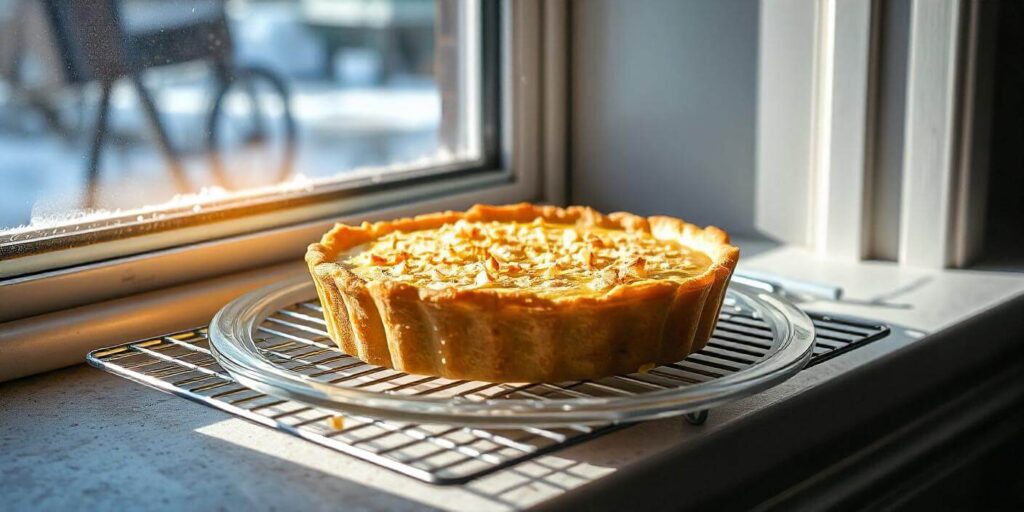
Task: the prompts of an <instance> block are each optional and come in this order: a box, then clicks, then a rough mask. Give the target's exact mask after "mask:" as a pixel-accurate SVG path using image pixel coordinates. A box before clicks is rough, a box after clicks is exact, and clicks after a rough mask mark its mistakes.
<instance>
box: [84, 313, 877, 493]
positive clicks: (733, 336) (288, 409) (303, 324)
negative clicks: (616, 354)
mask: <svg viewBox="0 0 1024 512" xmlns="http://www.w3.org/2000/svg"><path fill="white" fill-rule="evenodd" d="M321 314H322V310H321V308H320V304H319V303H318V302H317V301H315V300H314V301H307V302H301V303H298V304H294V305H292V306H290V307H286V308H283V309H281V310H279V311H277V312H276V313H275V314H273V315H270V316H269V317H267V319H266V320H264V321H263V323H262V324H261V325H260V326H259V331H260V333H261V334H262V337H261V339H260V340H259V341H258V343H257V344H258V347H259V348H260V349H261V350H266V351H271V352H272V353H273V354H274V355H275V357H280V358H283V359H286V360H290V361H291V362H292V363H293V366H294V368H292V369H294V370H307V371H314V372H317V373H319V372H334V373H336V374H337V375H338V378H356V377H352V376H353V375H355V376H357V377H358V378H360V379H364V384H365V385H366V386H370V387H372V386H381V385H385V384H387V385H388V386H390V387H391V388H395V387H398V388H399V389H407V388H413V387H415V388H422V389H423V390H424V391H421V393H426V394H430V393H437V394H440V393H451V392H452V390H453V389H456V388H458V387H459V386H464V385H465V384H466V383H465V382H463V381H446V382H440V381H438V380H437V379H434V378H432V377H423V376H415V375H407V374H403V373H399V372H394V371H382V369H379V368H378V367H374V366H370V365H366V364H365V363H363V362H361V361H359V360H358V359H355V358H353V357H351V356H348V355H346V354H344V353H342V352H340V351H339V350H338V349H337V347H336V346H335V345H334V344H333V343H332V342H331V341H330V339H328V338H327V334H326V332H325V331H324V321H323V317H322V316H321ZM810 317H811V319H812V321H813V322H814V326H815V330H816V335H817V337H816V339H815V348H814V356H813V357H812V359H811V361H810V363H809V365H814V364H818V363H821V362H823V361H825V360H827V359H829V358H832V357H835V356H837V355H839V354H842V353H844V352H846V351H849V350H852V349H854V348H856V347H859V346H862V345H864V344H866V343H869V342H871V341H874V340H877V339H880V338H883V337H885V336H886V335H887V334H888V333H889V328H888V327H887V326H885V325H880V324H873V323H868V322H863V321H859V320H854V319H849V318H838V317H832V316H826V315H821V314H814V313H811V314H810ZM771 342H772V332H771V329H770V328H769V327H768V326H767V325H766V324H765V323H764V322H763V321H762V320H759V319H758V318H755V317H753V316H747V315H744V314H743V313H742V312H740V310H730V308H728V307H726V308H724V309H723V313H722V315H721V316H720V319H719V322H718V325H717V327H716V328H715V332H714V335H713V337H712V339H711V341H710V342H709V343H708V345H707V346H706V347H705V348H704V349H703V350H701V351H700V352H698V353H695V354H692V355H690V356H689V357H687V358H686V359H684V360H683V361H680V362H678V363H674V364H670V365H665V366H661V367H658V368H655V369H653V370H650V371H649V372H648V373H646V374H643V375H634V376H619V377H615V378H614V380H613V381H606V380H602V381H597V382H592V381H582V382H571V383H536V384H527V385H518V386H510V385H507V384H481V383H476V384H478V385H476V386H474V387H473V389H466V390H463V391H460V392H461V393H466V394H477V395H479V396H488V397H489V396H496V395H509V394H515V395H517V396H527V397H530V396H532V397H536V398H537V399H544V398H545V397H548V398H550V397H564V396H569V397H572V396H591V395H592V394H594V393H629V392H630V391H629V389H630V387H633V388H644V387H650V386H657V385H659V384H658V383H659V381H662V382H674V383H675V385H679V383H680V382H683V383H697V382H705V381H708V380H712V379H717V378H721V377H723V376H725V375H728V374H729V373H732V372H736V371H739V370H740V369H742V368H745V367H747V366H749V365H751V364H754V363H756V362H757V361H758V360H760V359H761V358H762V357H763V356H764V355H765V353H766V352H767V351H768V350H769V349H770V348H771V346H772V345H771ZM209 343H210V342H209V339H208V337H207V329H206V328H205V327H203V328H198V329H192V330H188V331H182V332H179V333H175V334H170V335H166V336H161V337H158V338H153V339H148V340H144V341H138V342H134V343H128V344H124V345H119V346H116V347H111V348H107V349H101V350H97V351H94V352H92V353H90V354H89V356H88V361H89V363H90V364H92V365H93V366H96V367H99V368H102V369H104V370H107V371H109V372H111V373H114V374H117V375H120V376H123V377H126V378H128V379H131V380H134V381H137V382H140V383H142V384H145V385H147V386H150V387H153V388H156V389H159V390H161V391H165V392H168V393H173V394H175V395H179V396H182V397H185V398H188V399H190V400H193V401H196V402H200V403H203V404H206V405H209V406H211V407H216V408H218V409H221V410H224V411H226V412H229V413H231V414H234V415H236V416H239V417H242V418H246V419H248V420H251V421H254V422H256V423H260V424H263V425H266V426H269V427H272V428H276V429H278V430H282V431H285V432H288V433H290V434H293V435H296V436H299V437H301V438H303V439H306V440H308V441H311V442H314V443H317V444H320V445H323V446H325V447H327V448H331V449H333V450H337V451H339V452H342V453H346V454H349V455H352V456H355V457H358V458H360V459H363V460H366V461H369V462H372V463H374V464H378V465H380V466H383V467H386V468H388V469H391V470H394V471H397V472H399V473H402V474H405V475H408V476H411V477H413V478H416V479H419V480H422V481H425V482H429V483H434V484H442V485H446V484H458V483H464V482H467V481H470V480H473V479H475V478H479V477H481V476H483V475H486V474H489V473H492V472H494V471H497V470H500V469H502V468H506V467H508V466H511V465H514V464H517V463H519V462H522V461H524V460H527V459H530V458H533V457H536V456H538V455H541V454H543V453H548V452H551V451H553V450H556V449H560V448H564V447H566V446H569V445H572V444H576V443H580V442H583V441H586V440H588V439H592V438H594V437H597V436H600V435H602V434H606V433H608V432H611V431H613V430H617V429H619V428H623V427H625V426H627V425H611V424H609V425H604V426H586V425H573V426H570V427H566V428H535V427H526V428H515V429H482V428H473V427H457V426H448V425H418V424H410V423H400V422H394V421H382V420H375V419H372V418H367V417H360V416H344V417H342V416H338V415H337V413H334V412H331V411H326V410H323V409H319V408H315V407H310V406H307V405H304V404H301V403H298V402H293V401H288V400H282V399H278V398H275V397H273V396H269V395H265V394H262V393H259V392H257V391H254V390H252V389H249V388H247V387H245V386H243V385H241V384H239V383H237V382H235V381H234V380H233V379H232V378H231V377H230V376H229V375H228V374H227V372H225V371H224V370H223V369H222V368H221V367H220V366H219V365H218V364H217V361H216V360H215V359H214V358H213V356H212V355H211V353H210V344H209ZM361 385H363V384H361ZM705 417H706V411H705V412H703V413H700V414H696V415H690V416H688V417H687V419H688V421H690V422H691V423H699V422H701V421H703V419H704V418H705Z"/></svg>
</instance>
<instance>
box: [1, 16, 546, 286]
mask: <svg viewBox="0 0 1024 512" xmlns="http://www.w3.org/2000/svg"><path fill="white" fill-rule="evenodd" d="M501 9H502V8H501V4H498V3H497V2H491V1H487V0H485V1H477V0H174V1H170V0H101V1H99V2H90V3H88V5H86V4H84V3H81V2H77V1H74V0H43V1H38V0H0V154H3V155H4V156H3V158H0V176H3V183H4V186H3V187H0V279H2V278H17V277H18V276H32V275H37V274H39V273H40V272H47V271H53V270H54V269H62V268H72V267H74V266H75V265H80V264H83V263H89V262H95V261H103V260H110V259H111V258H118V257H123V256H126V255H129V254H138V253H146V252H148V251H153V250H157V249H161V248H166V247H172V246H179V247H180V246H185V245H186V244H192V243H195V242H199V241H204V240H211V239H223V238H225V237H230V236H236V235H239V234H244V233H253V232H255V231H258V230H266V229H269V228H275V227H281V226H294V225H298V224H301V223H303V222H310V221H315V220H317V219H330V218H336V217H337V216H339V215H342V214H345V213H350V212H353V211H359V210H365V209H367V208H371V207H379V206H380V205H382V204H391V205H394V204H403V203H405V202H408V201H411V200H413V199H415V198H423V197H434V196H437V195H438V194H445V193H451V192H452V191H456V190H467V189H471V188H473V187H479V186H482V185H483V184H488V183H501V182H508V181H509V180H511V179H513V176H512V174H511V173H510V172H509V170H510V168H509V165H507V162H505V161H504V160H503V158H502V155H504V154H507V146H508V145H509V144H508V143H507V141H508V140H509V139H508V138H505V139H502V136H503V134H502V126H503V124H502V117H503V116H502V115H501V113H502V112H507V111H509V109H508V107H505V108H502V107H501V105H502V103H501V102H502V101H503V100H504V99H505V98H503V95H504V93H503V91H502V90H501V89H502V87H501V86H500V85H501V82H502V78H501V76H502V71H501V70H502V68H501V64H502V60H503V59H502V56H501V51H500V37H501V33H502V31H501V30H499V27H500V25H499V23H501V18H502V17H503V15H502V14H500V13H499V11H500V10H501ZM506 9H508V10H510V11H515V10H522V8H520V7H516V8H507V7H506ZM503 140H505V141H506V142H505V143H503V142H502V141H503ZM520 170H522V169H520ZM526 198H527V197H519V198H518V199H526ZM509 199H510V200H511V199H517V198H514V197H510V198H509Z"/></svg>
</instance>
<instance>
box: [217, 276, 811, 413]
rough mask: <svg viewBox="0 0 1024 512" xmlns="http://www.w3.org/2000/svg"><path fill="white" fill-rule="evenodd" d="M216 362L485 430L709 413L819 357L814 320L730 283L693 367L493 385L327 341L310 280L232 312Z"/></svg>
mask: <svg viewBox="0 0 1024 512" xmlns="http://www.w3.org/2000/svg"><path fill="white" fill-rule="evenodd" d="M210 341H211V347H212V349H213V354H214V356H215V357H216V358H217V361H218V362H219V363H220V365H221V366H222V367H223V368H224V369H225V370H226V371H227V372H228V373H230V374H231V376H232V377H234V378H235V379H236V380H237V381H238V382H240V383H241V384H243V385H245V386H247V387H250V388H252V389H255V390H257V391H259V392H262V393H266V394H269V395H273V396H276V397H279V398H283V399H288V400H295V401H298V402H302V403H305V404H308V405H311V406H315V407H320V408H323V409H327V410H330V411H337V412H339V413H342V414H349V415H358V416H367V417H372V418H379V419H388V420H397V421H406V422H415V423H443V424H451V425H467V426H468V425H474V426H486V427H524V426H545V427H557V426H568V425H588V424H606V423H617V422H631V421H639V420H650V419H656V418H665V417H670V416H678V415H682V414H686V413H692V412H697V411H701V410H707V409H708V408H711V407H715V406H717V405H720V404H722V403H725V402H728V401H731V400H735V399H738V398H741V397H743V396H747V395H751V394H753V393H757V392H759V391H762V390H764V389H766V388H769V387H771V386H773V385H776V384H778V383H780V382H782V381H784V380H786V379H787V378H789V377H791V376H793V375H794V374H796V373H797V372H798V371H800V369H801V368H803V367H804V365H806V364H807V361H808V360H809V359H810V357H811V353H812V350H813V348H814V326H813V324H812V323H811V320H810V319H809V318H808V317H807V315H805V314H804V313H803V312H801V311H800V310H799V309H797V308H796V307H794V306H793V305H792V304H790V303H788V302H786V301H785V300H783V299H780V298H779V297H777V296H775V295H772V294H770V293H766V292H764V291H761V290H758V289H755V288H752V287H748V286H743V285H740V284H735V283H734V284H732V285H730V287H729V290H728V292H727V295H726V304H725V306H724V307H723V311H722V314H721V315H720V319H719V324H718V327H717V328H716V332H715V335H714V336H713V337H712V340H711V342H710V343H709V344H708V346H707V347H706V348H705V349H704V350H702V351H701V352H698V353H697V354H693V355H690V356H688V357H687V358H686V359H684V360H683V361H680V362H678V363H675V364H672V365H664V366H661V367H657V368H654V369H652V370H649V371H647V372H644V373H635V374H631V375H620V376H614V377H609V378H606V379H600V380H597V381H572V382H559V383H487V382H470V381H452V380H447V379H443V378H439V377H429V376H420V375H409V374H405V373H402V372H398V371H395V370H392V369H389V368H383V367H378V366H373V365H369V364H367V363H364V362H362V361H360V360H358V359H356V358H354V357H352V356H349V355H347V354H344V353H343V352H341V351H340V350H339V349H338V348H337V346H336V345H335V344H334V343H333V342H332V341H331V340H330V339H329V338H328V337H327V333H326V327H325V326H324V321H323V314H322V309H321V308H320V307H319V302H318V301H317V299H316V290H315V288H314V285H313V283H312V281H311V280H309V279H308V278H300V279H295V280H290V281H284V282H280V283H277V284H274V285H271V286H268V287H265V288H262V289H259V290H256V291H253V292H251V293H248V294H246V295H243V296H241V297H239V298H237V299H235V300H234V301H232V302H231V303H229V304H228V305H226V306H225V307H224V308H223V309H222V310H221V311H220V312H219V313H217V315H216V316H215V317H214V319H213V322H212V323H211V324H210Z"/></svg>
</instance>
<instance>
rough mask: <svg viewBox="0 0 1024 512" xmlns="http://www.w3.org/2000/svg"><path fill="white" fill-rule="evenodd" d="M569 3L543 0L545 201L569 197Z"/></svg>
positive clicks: (561, 201) (549, 201)
mask: <svg viewBox="0 0 1024 512" xmlns="http://www.w3.org/2000/svg"><path fill="white" fill-rule="evenodd" d="M568 10H569V5H568V0H547V1H545V2H544V3H543V13H542V16H543V18H544V20H543V23H544V29H543V30H544V32H543V39H544V56H543V59H544V62H543V66H544V69H543V78H542V79H543V80H544V84H543V95H544V96H543V100H542V103H543V106H542V109H543V111H542V115H543V123H544V125H543V130H544V141H543V145H544V161H543V166H544V167H543V169H544V171H543V175H544V191H543V192H544V200H545V201H546V202H548V203H551V204H558V205H564V204H565V203H566V202H567V201H568V200H569V197H568V186H567V181H568V179H569V160H568V157H567V155H568V141H569V131H568V124H567V120H568V117H569V101H568V100H569V98H568V90H569V65H570V59H569V55H570V52H571V47H570V45H569V15H568Z"/></svg>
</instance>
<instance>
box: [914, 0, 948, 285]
mask: <svg viewBox="0 0 1024 512" xmlns="http://www.w3.org/2000/svg"><path fill="white" fill-rule="evenodd" d="M961 13H962V4H961V2H960V0H914V2H913V4H912V5H911V13H910V20H911V22H910V56H909V63H908V68H907V69H908V71H907V98H906V102H907V109H906V123H905V125H904V127H905V128H904V129H905V132H904V134H905V136H904V141H905V146H904V156H903V158H904V160H903V190H902V201H901V208H900V250H899V260H900V263H903V264H907V265H914V266H922V267H929V268H942V267H945V266H947V265H949V264H950V263H951V256H952V240H953V237H952V227H953V213H954V201H955V194H954V188H955V169H956V165H957V164H956V162H957V158H958V153H959V151H958V147H957V146H958V145H957V136H958V128H957V127H958V123H959V119H958V115H957V100H958V88H959V84H958V76H959V72H958V71H959V49H960V42H959V41H960V21H961V17H962V14H961Z"/></svg>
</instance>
